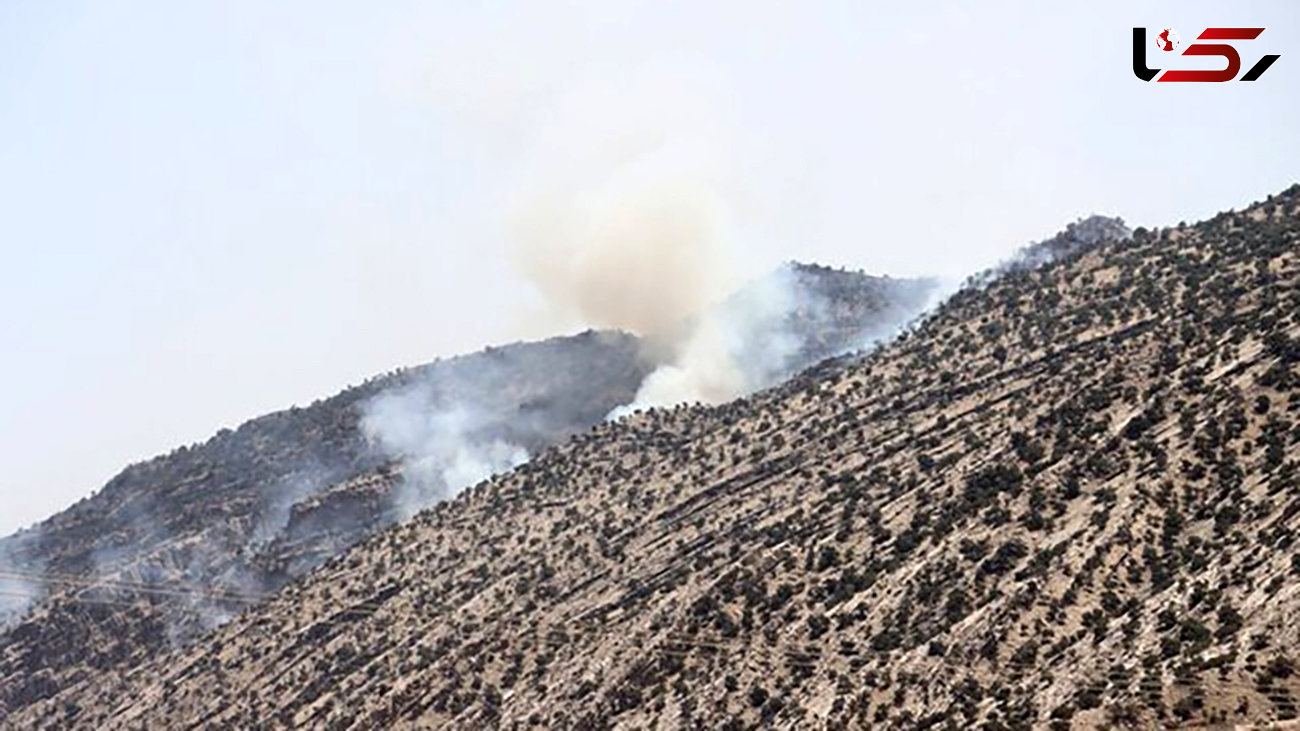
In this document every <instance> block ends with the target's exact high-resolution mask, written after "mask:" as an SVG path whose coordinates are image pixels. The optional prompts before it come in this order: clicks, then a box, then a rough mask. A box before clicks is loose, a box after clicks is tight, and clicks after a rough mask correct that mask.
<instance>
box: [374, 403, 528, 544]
mask: <svg viewBox="0 0 1300 731" xmlns="http://www.w3.org/2000/svg"><path fill="white" fill-rule="evenodd" d="M440 402H442V403H440ZM500 427H501V424H500V417H496V416H494V415H492V414H491V413H489V412H488V411H487V410H486V409H485V408H483V407H482V406H479V405H476V404H474V403H472V402H470V401H459V402H452V403H446V402H445V401H443V400H442V399H440V398H439V394H438V393H437V392H436V389H435V387H434V386H433V385H432V384H428V383H417V384H415V385H413V386H410V387H407V388H405V389H401V390H398V391H394V392H388V393H383V394H380V395H379V396H377V397H376V398H374V399H373V400H372V401H370V403H368V404H367V405H366V407H365V411H364V413H363V415H362V418H361V430H362V432H363V433H364V434H365V435H366V437H367V439H369V440H370V441H371V442H372V443H373V444H374V445H376V446H377V447H378V448H379V449H381V450H382V451H383V452H384V453H385V454H387V455H389V456H390V457H392V458H393V459H394V460H396V461H398V462H400V463H401V472H402V481H401V483H400V484H399V485H398V487H397V489H396V490H395V491H394V492H393V494H392V496H391V499H392V503H393V509H394V511H395V513H396V514H397V515H398V517H400V518H407V517H410V516H411V515H414V514H415V513H417V512H419V511H420V510H422V509H424V508H426V507H429V506H430V505H433V504H434V503H436V502H439V501H441V500H446V499H447V498H451V497H455V496H456V495H457V494H458V493H459V492H460V491H461V490H464V489H465V488H467V487H470V486H472V485H475V484H477V483H478V482H480V481H482V480H485V479H487V478H488V477H491V476H492V475H494V474H496V473H498V472H504V471H506V470H509V469H511V468H513V467H516V466H518V465H520V464H523V463H524V462H526V461H527V460H528V451H527V450H526V449H524V448H523V447H522V446H520V445H518V444H514V443H511V442H509V441H507V440H505V439H504V438H502V437H500V436H498V435H497V432H498V430H499V429H500Z"/></svg>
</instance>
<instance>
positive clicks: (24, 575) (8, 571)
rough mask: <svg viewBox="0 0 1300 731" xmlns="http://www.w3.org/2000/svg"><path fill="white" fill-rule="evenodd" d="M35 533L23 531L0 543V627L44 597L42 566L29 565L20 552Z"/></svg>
mask: <svg viewBox="0 0 1300 731" xmlns="http://www.w3.org/2000/svg"><path fill="white" fill-rule="evenodd" d="M36 537H37V534H36V533H35V532H34V531H30V530H29V531H26V532H23V533H19V534H16V535H14V536H11V537H9V538H7V539H5V541H4V543H0V630H4V629H7V628H8V627H9V626H10V625H12V624H13V623H14V622H17V621H18V620H20V619H22V618H23V617H24V616H26V615H27V612H28V611H30V610H31V609H32V607H33V606H34V605H35V604H36V603H37V602H38V601H40V600H41V599H42V598H44V596H45V594H46V591H47V589H46V586H45V584H44V582H43V581H41V578H40V577H41V575H42V573H43V570H44V567H43V566H40V565H37V564H33V563H32V562H31V560H30V559H28V558H27V557H26V556H25V555H23V554H24V553H25V552H24V551H23V547H24V546H25V545H27V544H28V543H29V542H35V540H36Z"/></svg>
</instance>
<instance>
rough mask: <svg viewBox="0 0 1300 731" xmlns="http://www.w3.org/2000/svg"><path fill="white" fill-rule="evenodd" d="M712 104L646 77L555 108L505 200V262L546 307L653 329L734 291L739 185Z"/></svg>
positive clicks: (601, 324) (580, 93)
mask: <svg viewBox="0 0 1300 731" xmlns="http://www.w3.org/2000/svg"><path fill="white" fill-rule="evenodd" d="M627 88H636V93H632V92H630V91H628V90H627ZM710 109H711V103H710V101H709V99H708V96H707V95H706V94H704V93H702V92H700V91H696V90H691V89H687V88H684V87H682V86H681V85H679V84H669V83H664V82H662V81H654V80H643V83H641V84H639V85H637V86H635V87H622V86H616V85H612V84H611V85H608V86H603V85H589V86H586V87H583V88H581V89H579V90H576V91H575V92H573V93H571V94H569V95H567V96H566V97H565V98H564V99H563V100H562V101H561V103H560V104H558V105H557V109H556V111H555V114H554V116H553V118H552V119H551V120H550V122H549V123H548V124H545V125H543V126H542V128H541V129H540V130H539V131H538V134H537V140H536V142H535V145H534V153H533V155H532V157H531V159H530V161H529V163H528V164H527V165H526V166H525V171H524V173H523V175H522V179H521V181H520V182H519V184H518V185H517V187H516V189H515V191H514V192H513V194H512V195H511V196H510V197H509V199H508V200H507V211H508V217H509V224H508V229H509V235H510V237H511V239H512V241H513V243H514V258H515V263H516V265H517V266H518V268H519V269H520V271H521V272H522V273H523V274H524V275H526V276H527V277H528V279H529V280H530V281H531V282H532V283H533V284H534V285H535V286H536V288H537V290H538V291H539V292H540V293H541V294H542V295H543V296H544V297H545V298H546V304H547V306H548V307H549V308H551V309H552V310H553V312H554V314H555V315H557V316H558V317H560V318H567V319H568V320H571V321H573V320H576V321H577V322H580V323H582V324H584V325H589V326H592V327H598V328H617V329H621V330H626V331H629V332H633V333H636V334H638V335H662V334H664V333H666V332H668V331H669V330H671V329H672V328H675V327H678V326H680V325H681V323H683V322H684V321H685V320H686V319H687V318H689V317H692V316H695V315H697V314H698V313H700V312H703V311H704V310H705V309H707V307H708V306H710V305H711V304H713V303H715V302H717V301H719V300H721V299H722V298H723V297H725V296H726V295H728V294H729V293H730V292H731V291H732V290H734V289H735V287H736V285H737V283H738V282H739V281H740V276H739V269H740V267H739V266H738V265H737V257H736V256H735V254H734V251H733V249H732V245H733V243H734V240H733V239H734V232H733V230H732V221H733V218H734V211H735V209H736V206H737V200H738V198H739V196H740V193H741V187H740V186H739V185H738V184H737V183H736V175H735V170H734V166H733V164H732V162H731V161H730V160H729V155H728V151H727V144H726V142H727V139H726V138H727V135H726V134H725V132H724V130H723V127H722V125H721V123H720V121H719V120H718V119H717V117H716V115H714V114H712V113H711V112H710Z"/></svg>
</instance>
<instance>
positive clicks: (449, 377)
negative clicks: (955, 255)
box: [0, 265, 933, 718]
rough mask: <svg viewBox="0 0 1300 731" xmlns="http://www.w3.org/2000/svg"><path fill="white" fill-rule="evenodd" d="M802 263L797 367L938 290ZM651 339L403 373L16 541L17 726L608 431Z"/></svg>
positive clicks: (5, 591)
mask: <svg viewBox="0 0 1300 731" xmlns="http://www.w3.org/2000/svg"><path fill="white" fill-rule="evenodd" d="M789 271H790V272H791V273H793V275H794V279H795V281H796V283H797V287H798V293H799V297H798V299H799V301H800V302H801V303H806V304H807V305H809V306H806V307H804V308H802V309H797V310H794V311H792V312H790V313H789V314H788V317H789V318H791V319H792V320H793V321H797V323H798V326H799V330H800V332H801V333H803V334H804V336H803V338H802V339H801V342H800V344H801V347H800V349H799V350H798V351H797V352H795V353H792V354H791V358H792V362H791V363H790V364H789V366H790V367H791V368H799V367H802V366H804V365H807V364H808V363H810V362H815V361H816V360H819V359H821V358H823V357H826V356H827V355H831V354H834V353H837V352H842V351H843V350H845V349H848V348H851V347H854V346H856V345H858V344H860V343H861V342H863V338H864V337H865V335H864V333H866V332H868V331H870V330H872V329H874V328H880V327H884V326H896V325H897V322H899V321H901V320H905V319H907V318H908V317H911V316H913V315H914V314H915V313H916V312H918V311H919V309H920V308H921V306H922V305H923V303H924V302H925V298H926V296H927V295H928V293H929V291H930V289H931V287H932V286H933V285H932V283H928V282H922V281H917V280H897V279H888V278H878V277H870V276H866V275H863V274H861V273H851V272H842V271H835V270H831V269H827V268H825V267H816V266H809V265H793V266H791V267H790V269H789ZM643 346H644V344H643V343H642V342H641V341H640V340H639V339H638V338H636V337H634V336H631V335H627V334H623V333H613V332H587V333H583V334H580V335H576V336H571V337H562V338H553V339H550V340H546V341H543V342H538V343H523V344H514V345H508V346H505V347H499V348H489V349H487V350H485V351H483V352H481V353H476V354H473V355H468V356H462V357H458V358H452V359H449V360H445V361H439V362H435V363H432V364H428V365H425V366H420V367H417V368H412V369H405V370H401V371H397V372H394V373H391V374H387V375H385V376H381V377H378V378H376V379H372V380H371V381H368V382H367V383H365V384H364V385H362V386H359V387H355V388H350V389H348V390H346V391H343V392H342V393H340V394H338V395H336V396H334V397H332V398H329V399H325V400H323V401H318V402H317V403H315V404H312V405H311V406H309V407H305V408H294V409H290V410H287V411H282V412H277V413H274V414H270V415H267V416H263V417H260V418H258V419H254V420H252V421H249V422H247V423H246V424H244V425H242V426H240V427H239V428H238V429H236V430H234V431H228V430H226V431H223V432H222V433H220V434H218V435H217V436H216V437H214V438H213V439H211V440H210V441H208V442H206V443H204V444H201V445H196V446H194V447H188V448H181V449H178V450H176V451H174V452H172V453H171V454H168V455H165V456H161V457H158V458H155V459H153V460H150V461H148V462H145V463H141V464H138V465H133V466H131V467H128V468H127V469H126V470H124V471H123V472H122V473H121V474H120V475H118V476H117V477H115V478H114V479H113V480H112V481H110V482H109V483H108V485H107V486H105V488H104V489H103V490H101V491H100V492H98V493H97V494H95V495H94V496H92V497H90V498H88V499H86V500H83V501H81V502H79V503H78V504H77V505H75V506H73V507H72V508H70V509H68V510H66V511H64V512H63V513H60V514H59V515H56V516H55V517H53V518H51V519H50V520H48V521H46V522H45V523H43V524H41V525H40V526H38V527H37V529H36V530H34V531H29V532H25V533H20V534H18V535H16V536H11V537H10V538H8V539H5V540H2V541H0V604H3V602H4V601H5V600H6V599H8V600H9V601H10V602H12V603H13V604H11V606H14V607H21V606H22V605H24V604H26V603H28V602H30V601H33V600H36V601H37V603H36V606H35V608H34V609H31V610H30V614H29V616H27V617H25V618H24V619H22V621H20V622H18V623H16V624H15V625H14V626H12V627H10V628H9V629H8V631H6V632H3V633H0V718H3V716H4V715H5V714H8V713H12V712H15V711H17V710H18V709H20V708H22V707H24V706H25V705H27V704H29V703H32V702H35V701H37V700H40V699H42V698H45V697H48V696H51V695H54V694H56V693H58V692H60V691H61V690H63V689H64V688H65V687H67V686H68V685H69V684H76V683H79V682H82V680H83V679H84V678H85V677H86V676H87V674H88V673H90V672H92V671H99V670H105V669H110V668H128V667H131V666H133V665H135V664H137V663H139V662H142V661H144V660H146V659H148V658H150V657H152V656H153V655H155V654H157V653H159V652H161V651H162V650H164V649H166V648H167V647H168V646H171V645H178V644H184V643H186V642H188V641H190V640H192V639H193V638H194V637H196V636H199V635H201V634H202V633H203V632H205V631H208V630H210V629H212V628H213V627H215V626H218V625H220V624H221V623H222V622H224V621H227V620H228V619H229V618H230V617H232V616H234V615H236V614H237V613H238V612H240V611H242V610H244V609H246V608H247V607H248V606H255V605H256V604H257V603H259V602H260V601H262V600H263V599H264V598H265V597H266V596H268V595H269V593H270V592H273V591H275V590H277V589H278V588H280V587H281V586H283V585H284V584H285V583H286V582H288V581H289V580H291V579H293V578H294V577H297V576H301V575H303V574H304V573H306V572H307V571H309V570H311V569H312V568H314V567H315V566H318V565H319V564H321V563H322V562H324V561H325V560H327V559H328V558H330V557H331V556H334V555H337V554H338V553H340V552H341V551H343V550H345V549H346V548H347V547H348V546H351V545H352V544H354V543H356V542H357V541H358V540H360V539H362V538H364V537H365V536H367V535H370V534H373V533H375V532H376V531H379V530H381V529H383V528H384V527H386V526H388V525H391V524H392V523H394V522H396V521H397V520H398V519H400V518H402V517H404V516H405V515H409V514H410V513H412V512H414V511H415V510H417V509H419V508H421V507H424V506H427V505H429V504H432V503H434V502H436V501H437V500H439V499H442V498H444V497H446V496H447V495H450V494H454V493H455V491H456V490H457V489H459V488H460V487H463V486H464V485H465V484H469V483H470V482H473V481H477V480H478V479H480V478H481V477H482V476H485V475H486V474H487V473H488V472H490V471H491V470H495V469H505V468H508V467H509V466H511V464H513V462H514V461H517V460H518V459H519V458H521V457H526V456H527V454H534V453H536V452H538V451H541V450H543V449H545V448H546V447H548V446H550V445H552V444H556V443H559V442H561V441H563V440H564V439H567V438H569V437H571V436H573V435H574V434H576V433H579V432H582V431H584V430H586V429H588V428H590V427H591V426H592V425H593V424H596V423H599V422H600V421H601V420H602V419H603V418H604V417H605V415H606V414H607V413H609V412H610V410H611V409H613V408H615V407H616V406H619V405H622V404H626V403H629V402H630V401H632V399H633V396H634V394H635V393H636V390H637V387H638V385H639V384H640V383H641V381H642V380H643V379H644V378H645V377H646V375H647V374H648V373H649V372H650V371H651V370H653V369H654V368H655V367H656V365H657V363H656V362H655V361H654V359H653V357H650V356H648V355H647V352H648V351H647V348H645V347H643ZM371 418H373V419H374V422H371V421H368V419H371ZM375 422H393V423H389V424H387V425H386V428H387V431H388V432H394V431H395V432H397V433H398V435H399V436H402V437H409V436H410V434H409V432H411V431H415V432H416V437H417V439H416V440H415V441H414V442H411V440H410V439H407V440H406V441H404V442H401V443H400V444H399V445H398V446H400V447H409V448H411V449H413V450H414V452H415V453H414V454H407V453H406V452H404V451H402V450H401V449H396V448H394V449H386V448H383V447H385V446H387V445H385V444H383V443H380V444H376V440H375V438H374V437H375V436H376V434H375V433H372V431H373V430H368V428H369V427H375ZM384 426H385V425H384V424H380V425H379V427H384ZM379 427H375V428H376V429H378V433H379V435H380V436H384V434H385V433H386V432H385V431H384V429H383V428H379ZM502 445H506V446H508V449H506V450H505V454H504V455H494V454H493V450H494V448H496V447H499V446H502ZM430 466H432V469H430ZM452 470H459V472H458V473H457V474H456V475H455V476H454V477H451V478H448V477H447V475H448V473H449V472H451V471H452ZM474 475H477V476H474ZM417 478H418V479H417ZM455 480H459V482H458V483H457V482H455ZM453 483H454V484H453ZM45 592H50V593H49V595H48V596H44V594H45Z"/></svg>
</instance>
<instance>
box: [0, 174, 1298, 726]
mask: <svg viewBox="0 0 1300 731" xmlns="http://www.w3.org/2000/svg"><path fill="white" fill-rule="evenodd" d="M1297 313H1300V186H1296V187H1293V188H1292V189H1290V190H1288V191H1287V192H1286V193H1284V194H1282V195H1280V196H1277V197H1272V198H1270V199H1269V200H1268V201H1266V202H1263V203H1260V204H1257V205H1255V206H1253V207H1251V208H1250V209H1248V210H1246V211H1243V212H1238V213H1225V214H1222V215H1219V216H1217V217H1215V218H1214V219H1212V220H1209V221H1206V222H1203V223H1201V224H1198V225H1194V226H1185V227H1184V226H1180V227H1178V228H1170V229H1160V230H1157V231H1145V230H1141V229H1139V230H1138V231H1136V232H1135V233H1134V236H1133V237H1132V238H1131V239H1129V240H1127V241H1123V242H1103V243H1102V244H1100V245H1098V246H1096V247H1093V248H1088V249H1085V250H1082V251H1079V252H1075V253H1074V254H1073V255H1071V256H1069V257H1067V258H1065V259H1062V260H1059V261H1056V262H1054V263H1051V264H1048V265H1046V266H1043V267H1040V268H1037V269H1032V270H1019V271H1011V272H1008V273H1007V274H1005V275H1004V276H1001V277H998V278H995V279H993V280H992V281H990V282H988V283H987V284H986V285H984V286H980V287H972V288H969V289H966V290H964V291H962V292H959V293H958V294H957V295H955V296H954V297H953V298H951V299H950V300H949V301H948V302H947V303H946V304H945V305H944V306H943V307H942V308H941V309H940V310H938V311H937V313H935V314H934V315H933V316H932V317H930V318H928V319H927V321H926V322H924V323H923V324H922V325H921V326H920V327H918V328H917V329H916V330H915V331H914V332H912V333H911V334H909V335H908V336H906V337H903V338H900V339H898V340H896V341H894V342H892V343H890V344H889V345H887V346H885V347H883V348H881V349H879V350H877V351H875V352H873V353H872V354H870V355H868V356H866V357H862V358H844V359H840V360H836V361H830V362H827V363H824V364H822V365H821V366H820V367H817V368H814V369H811V370H809V371H806V372H805V373H803V374H802V375H801V376H799V377H798V378H796V379H795V380H793V381H791V382H789V383H787V384H786V385H784V386H782V387H779V388H777V389H774V390H770V391H766V392H763V393H760V394H758V395H756V396H753V397H750V398H746V399H742V400H739V401H736V402H733V403H730V404H727V405H724V406H721V407H716V408H704V407H680V408H676V409H670V410H656V411H652V412H649V413H646V414H642V415H638V416H634V417H631V418H628V419H625V420H622V421H620V422H618V423H613V424H602V425H600V426H599V427H597V428H596V429H594V430H592V431H591V432H589V433H587V434H584V435H582V436H580V437H578V438H576V439H574V440H572V441H570V442H568V443H566V444H564V445H562V446H560V447H558V448H554V449H550V450H548V451H546V452H545V453H544V454H542V455H540V456H539V457H537V458H536V459H534V460H532V461H530V462H529V463H528V464H526V465H524V466H522V467H521V468H519V469H517V470H515V471H513V472H510V473H509V474H506V475H503V476H498V477H495V478H493V479H491V480H488V481H486V482H484V483H482V484H479V485H477V486H476V487H474V488H473V489H472V490H469V491H467V492H466V493H463V494H462V495H460V497H458V498H457V499H455V500H453V501H450V502H445V503H442V504H440V505H439V506H438V507H437V508H436V509H434V510H430V511H427V512H424V513H421V514H420V515H419V516H417V517H416V518H415V519H413V520H411V521H408V522H406V523H404V524H402V525H399V526H396V527H394V528H392V529H389V530H387V531H385V532H383V533H380V534H377V535H374V536H372V537H371V538H369V539H367V540H366V541H364V542H363V543H362V544H360V545H359V546H357V547H356V548H355V549H353V550H352V551H349V552H348V553H346V554H344V555H342V556H339V557H337V558H335V559H333V560H331V561H330V562H329V563H328V564H326V565H325V566H323V567H321V568H320V569H319V570H318V571H316V572H314V573H312V574H311V575H310V576H308V577H306V578H305V579H304V580H302V581H299V582H295V583H293V584H291V585H290V586H288V587H286V589H285V590H284V591H282V592H281V593H280V594H279V595H278V596H276V597H275V598H274V599H273V600H271V601H270V602H269V603H267V604H265V605H263V606H262V607H260V608H258V609H255V610H253V611H250V612H247V613H246V614H244V615H242V616H240V617H238V618H236V619H235V620H233V621H232V622H231V623H230V624H228V625H227V626H225V627H224V628H222V629H221V630H218V631H217V632H215V633H213V634H211V635H210V636H208V637H206V638H205V639H203V640H202V641H201V642H199V643H196V644H194V645H192V646H190V647H188V648H185V649H181V650H177V651H175V652H172V653H170V654H168V655H166V656H164V657H161V658H158V659H154V660H150V661H148V662H145V663H144V664H142V665H139V666H138V667H136V668H134V669H132V670H130V671H127V672H112V671H109V672H98V673H94V672H86V673H85V674H83V675H81V676H79V677H78V678H77V680H76V682H75V683H71V684H67V686H66V687H67V689H66V690H65V691H64V692H62V693H58V694H54V695H52V696H51V697H50V698H48V699H46V700H45V701H42V702H39V703H36V704H33V705H30V706H29V707H27V708H25V709H23V710H22V711H21V712H19V713H16V714H14V715H12V716H11V718H10V719H9V724H10V725H11V726H13V727H22V728H36V727H64V726H74V725H75V726H82V727H93V728H161V727H195V726H203V727H237V728H252V727H259V728H261V727H285V726H294V725H296V726H312V727H320V728H340V729H342V728H357V729H361V728H430V727H435V728H436V727H440V726H449V727H454V728H493V727H501V728H527V727H536V728H615V727H617V728H683V727H690V728H710V729H712V728H753V727H758V726H764V727H780V728H844V727H850V726H851V727H897V728H954V729H958V728H991V729H996V728H1028V727H1052V728H1103V727H1105V728H1112V727H1139V728H1142V727H1151V726H1155V725H1214V724H1225V723H1267V722H1274V721H1278V720H1286V719H1294V718H1296V716H1297V704H1298V703H1300V668H1297V662H1300V652H1298V651H1297V649H1296V648H1298V647H1300V619H1297V618H1298V617H1300V553H1297V551H1298V550H1300V547H1298V546H1297V544H1296V543H1295V539H1296V532H1297V530H1300V482H1298V479H1300V477H1298V473H1300V465H1298V462H1300V427H1298V426H1297V422H1298V421H1300V380H1298V379H1300V322H1298V321H1297Z"/></svg>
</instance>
